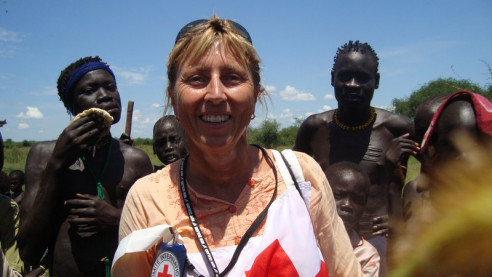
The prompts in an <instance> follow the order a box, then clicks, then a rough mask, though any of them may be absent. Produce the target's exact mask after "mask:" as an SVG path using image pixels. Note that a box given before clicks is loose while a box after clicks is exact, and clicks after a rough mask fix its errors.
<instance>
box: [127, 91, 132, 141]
mask: <svg viewBox="0 0 492 277" xmlns="http://www.w3.org/2000/svg"><path fill="white" fill-rule="evenodd" d="M132 117H133V101H132V100H130V101H128V107H127V109H126V125H125V133H126V134H127V135H128V136H129V137H130V135H131V132H132Z"/></svg>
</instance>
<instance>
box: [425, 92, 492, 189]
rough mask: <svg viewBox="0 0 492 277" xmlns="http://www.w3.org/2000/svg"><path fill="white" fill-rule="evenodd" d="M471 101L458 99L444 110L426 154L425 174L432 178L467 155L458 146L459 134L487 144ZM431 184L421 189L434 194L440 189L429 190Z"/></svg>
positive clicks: (478, 142)
mask: <svg viewBox="0 0 492 277" xmlns="http://www.w3.org/2000/svg"><path fill="white" fill-rule="evenodd" d="M469 101H470V100H468V99H458V100H454V101H452V102H450V103H448V104H447V105H446V107H445V108H444V109H443V110H442V111H441V114H440V115H439V118H438V120H437V122H436V126H435V130H434V134H433V136H432V138H431V140H430V144H429V147H428V150H427V151H426V153H425V154H424V155H426V158H427V159H426V160H427V162H426V163H423V164H422V167H421V174H422V175H426V174H427V175H432V172H433V170H436V168H439V167H440V166H442V165H443V164H446V163H447V162H449V161H452V160H456V159H461V158H462V157H463V156H464V155H466V152H463V151H462V149H459V148H458V147H457V145H456V141H455V139H456V137H457V135H458V133H460V132H461V133H465V134H466V135H468V136H469V137H470V138H471V139H472V140H474V141H475V143H477V144H481V143H483V139H484V138H485V135H484V134H483V133H482V132H481V131H480V130H479V128H478V126H477V120H476V115H475V111H474V109H473V105H472V104H471V103H470V102H469ZM426 184H429V185H432V184H431V182H427V183H423V182H419V183H418V184H417V188H418V189H419V190H422V191H427V190H429V192H430V195H431V197H432V191H433V190H436V189H438V188H435V187H432V186H431V187H428V186H427V185H426Z"/></svg>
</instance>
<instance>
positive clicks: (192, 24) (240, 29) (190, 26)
mask: <svg viewBox="0 0 492 277" xmlns="http://www.w3.org/2000/svg"><path fill="white" fill-rule="evenodd" d="M222 20H227V21H229V22H230V23H231V24H232V26H234V28H235V29H236V31H237V33H238V34H239V35H240V36H242V37H243V38H245V39H246V40H247V41H249V43H251V44H253V41H252V40H251V36H250V35H249V33H248V31H247V30H246V28H244V27H243V26H241V24H239V23H237V22H234V21H232V20H229V19H222ZM207 22H208V19H198V20H195V21H192V22H190V23H188V24H186V25H185V26H184V27H183V28H181V30H179V33H178V35H177V36H176V40H175V41H174V44H176V43H177V42H178V40H180V39H182V38H183V37H184V36H185V35H186V34H187V33H188V32H190V31H191V30H193V29H194V28H195V27H197V26H198V25H201V24H204V23H207Z"/></svg>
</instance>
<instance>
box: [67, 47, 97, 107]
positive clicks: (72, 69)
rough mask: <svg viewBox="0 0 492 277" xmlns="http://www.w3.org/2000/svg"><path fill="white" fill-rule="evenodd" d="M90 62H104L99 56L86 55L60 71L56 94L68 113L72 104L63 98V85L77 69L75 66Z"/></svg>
mask: <svg viewBox="0 0 492 277" xmlns="http://www.w3.org/2000/svg"><path fill="white" fill-rule="evenodd" d="M90 62H100V63H105V62H103V61H102V60H101V58H100V57H99V56H95V57H92V56H88V57H84V58H80V59H78V60H77V61H75V62H73V63H71V64H70V65H69V66H67V67H65V69H63V70H62V71H61V73H60V76H59V77H58V81H57V89H58V96H59V97H60V100H61V101H62V102H63V105H65V108H67V112H68V114H72V106H73V105H72V103H70V102H69V101H71V100H64V91H65V87H66V86H67V83H68V81H69V80H70V77H72V74H73V73H74V72H75V71H76V70H77V68H79V67H80V66H82V65H84V64H86V63H90Z"/></svg>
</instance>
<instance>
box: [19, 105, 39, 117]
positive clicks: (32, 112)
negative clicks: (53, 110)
mask: <svg viewBox="0 0 492 277" xmlns="http://www.w3.org/2000/svg"><path fill="white" fill-rule="evenodd" d="M26 108H27V112H26V113H24V112H21V113H19V114H18V115H17V117H19V118H24V119H41V118H43V113H42V112H41V111H40V110H39V109H38V108H36V107H30V106H27V107H26Z"/></svg>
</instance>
